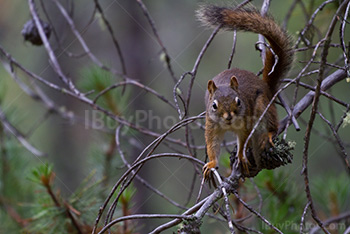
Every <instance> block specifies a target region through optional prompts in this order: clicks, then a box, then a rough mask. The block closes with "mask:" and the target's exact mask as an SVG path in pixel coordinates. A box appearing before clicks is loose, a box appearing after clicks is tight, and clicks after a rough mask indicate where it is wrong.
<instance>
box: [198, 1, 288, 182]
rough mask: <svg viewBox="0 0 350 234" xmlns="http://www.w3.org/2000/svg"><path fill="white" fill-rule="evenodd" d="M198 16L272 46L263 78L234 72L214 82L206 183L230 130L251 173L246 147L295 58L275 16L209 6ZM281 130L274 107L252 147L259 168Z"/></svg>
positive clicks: (207, 127) (209, 100)
mask: <svg viewBox="0 0 350 234" xmlns="http://www.w3.org/2000/svg"><path fill="white" fill-rule="evenodd" d="M197 16H198V19H199V20H200V21H202V22H203V23H204V24H205V25H209V26H214V27H216V26H219V25H220V26H221V28H222V29H226V30H235V29H236V30H241V31H249V32H254V33H258V34H262V35H263V36H264V37H265V38H266V39H267V41H268V42H269V45H270V48H266V58H265V64H264V69H263V72H262V76H263V77H262V79H260V78H259V77H258V76H256V75H255V74H253V73H252V72H249V71H245V70H241V69H238V68H232V69H229V70H225V71H223V72H221V73H220V74H218V75H217V76H215V77H214V78H213V79H212V80H209V81H208V90H207V92H206V95H205V103H206V120H205V141H206V147H207V154H208V157H209V162H208V163H206V164H205V165H204V167H203V174H204V177H205V178H206V179H207V178H208V177H209V174H210V171H211V169H212V168H215V167H216V166H217V164H218V156H219V154H220V145H221V142H222V140H223V138H224V134H225V132H227V131H232V132H234V133H235V135H236V136H237V158H238V160H239V162H240V164H242V166H243V168H244V169H245V170H246V171H249V165H250V164H249V161H248V159H247V157H246V155H245V152H243V149H244V144H245V142H246V140H247V138H248V136H249V134H250V133H251V131H252V129H253V128H254V125H255V124H256V122H257V120H258V119H259V118H260V116H261V114H262V113H263V112H264V110H265V109H266V108H267V106H268V104H269V102H270V101H271V99H272V97H273V96H274V94H275V93H276V91H277V88H278V85H279V82H280V79H281V78H282V77H284V76H285V75H286V74H287V72H288V71H289V70H290V68H291V65H292V62H293V56H294V52H293V49H292V40H291V37H290V36H289V35H288V34H287V32H286V31H285V30H283V29H282V28H281V27H280V26H279V25H278V24H277V23H276V22H275V21H274V20H273V18H272V17H271V16H261V15H260V13H259V11H258V10H255V9H252V8H239V9H230V8H225V7H217V6H213V5H206V6H202V7H200V9H199V10H198V12H197ZM271 49H272V51H273V52H272V51H271ZM275 55H276V57H277V58H278V59H277V62H276V61H275ZM275 63H276V64H275ZM277 130H278V117H277V111H276V107H275V105H274V104H272V105H271V106H270V107H269V109H268V110H267V112H266V114H265V115H264V117H263V119H262V121H261V122H260V124H259V127H258V128H257V129H256V131H255V132H254V134H253V135H252V137H251V138H250V140H249V142H248V147H250V148H251V149H252V153H253V156H254V160H255V163H256V164H257V166H258V165H259V162H260V160H259V159H260V153H261V152H262V150H263V149H264V148H265V146H266V144H267V143H268V142H269V143H270V144H271V146H274V144H273V142H272V138H273V137H274V136H275V134H276V132H277Z"/></svg>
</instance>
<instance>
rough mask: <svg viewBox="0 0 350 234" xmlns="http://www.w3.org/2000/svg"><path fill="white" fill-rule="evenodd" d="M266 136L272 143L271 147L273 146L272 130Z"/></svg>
mask: <svg viewBox="0 0 350 234" xmlns="http://www.w3.org/2000/svg"><path fill="white" fill-rule="evenodd" d="M267 135H268V137H269V142H270V144H271V145H272V147H275V143H273V139H272V138H273V135H274V133H273V132H269V133H268V134H267Z"/></svg>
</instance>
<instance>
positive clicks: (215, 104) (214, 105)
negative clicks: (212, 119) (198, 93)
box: [213, 100, 218, 110]
mask: <svg viewBox="0 0 350 234" xmlns="http://www.w3.org/2000/svg"><path fill="white" fill-rule="evenodd" d="M217 109H218V101H217V100H214V102H213V110H217Z"/></svg>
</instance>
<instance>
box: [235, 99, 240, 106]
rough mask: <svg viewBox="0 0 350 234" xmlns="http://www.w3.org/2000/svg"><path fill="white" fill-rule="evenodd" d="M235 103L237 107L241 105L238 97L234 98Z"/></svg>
mask: <svg viewBox="0 0 350 234" xmlns="http://www.w3.org/2000/svg"><path fill="white" fill-rule="evenodd" d="M235 102H236V105H237V106H240V105H241V100H240V99H239V98H238V97H236V98H235Z"/></svg>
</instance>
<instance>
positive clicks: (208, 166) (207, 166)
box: [202, 160, 217, 180]
mask: <svg viewBox="0 0 350 234" xmlns="http://www.w3.org/2000/svg"><path fill="white" fill-rule="evenodd" d="M216 165H217V161H216V160H213V161H210V162H208V163H206V164H205V165H204V166H203V169H202V171H203V177H204V179H205V180H209V176H210V173H211V169H212V168H215V167H216Z"/></svg>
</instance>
